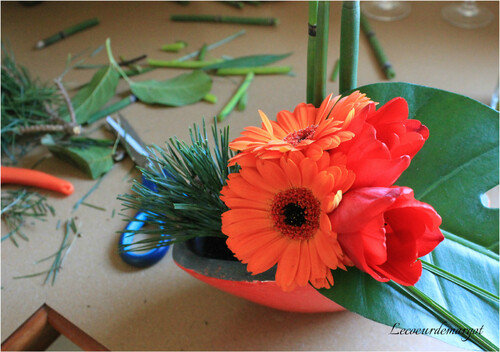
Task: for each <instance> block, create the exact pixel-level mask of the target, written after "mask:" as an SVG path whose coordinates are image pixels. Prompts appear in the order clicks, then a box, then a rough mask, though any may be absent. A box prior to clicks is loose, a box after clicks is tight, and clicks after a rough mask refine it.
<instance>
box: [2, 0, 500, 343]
mask: <svg viewBox="0 0 500 352" xmlns="http://www.w3.org/2000/svg"><path fill="white" fill-rule="evenodd" d="M446 4H447V3H445V2H412V3H411V5H412V12H411V13H410V15H409V16H408V17H407V18H405V19H403V20H399V21H394V22H380V21H375V20H372V21H371V24H372V27H373V29H374V30H375V32H376V33H377V36H378V38H379V40H380V41H381V43H382V45H383V47H384V49H385V51H386V54H387V56H388V58H389V60H390V61H391V62H392V64H393V66H394V68H395V71H396V74H397V76H396V79H395V81H405V82H412V83H416V84H422V85H426V86H431V87H436V88H441V89H445V90H449V91H452V92H455V93H459V94H464V95H467V96H470V97H472V98H474V99H477V100H479V101H481V102H483V103H486V104H489V102H490V99H491V95H492V93H493V91H494V89H495V86H496V85H497V82H498V61H499V58H498V43H499V36H498V32H499V29H498V16H497V15H498V2H484V3H483V2H481V3H480V5H482V6H486V7H487V8H489V9H490V10H491V11H492V12H493V13H494V14H495V19H494V21H493V23H491V24H490V25H489V26H487V27H485V28H480V29H474V30H466V29H461V28H457V27H453V26H451V25H450V24H448V23H446V22H445V21H444V20H443V19H442V17H441V13H440V11H441V8H442V7H443V6H445V5H446ZM1 6H2V12H1V16H2V18H1V29H2V41H3V42H5V43H9V45H10V48H11V49H12V51H13V52H14V54H15V58H16V61H17V62H18V63H20V64H22V65H24V66H26V67H27V68H28V69H29V71H30V73H31V74H32V76H34V77H36V76H38V77H40V80H41V81H42V82H49V83H50V82H52V80H53V79H54V78H56V77H58V76H59V75H61V73H62V72H63V71H64V69H65V67H66V60H67V57H68V54H70V53H71V54H72V55H76V54H78V53H80V52H82V51H84V50H86V49H89V50H90V51H91V50H94V49H96V48H98V47H99V46H101V45H103V44H104V42H105V40H106V38H110V39H111V47H112V50H113V53H114V55H115V57H118V56H123V57H125V58H132V57H137V56H139V55H142V54H147V55H148V57H149V58H156V59H163V60H169V59H174V58H177V57H181V56H182V55H184V54H186V53H190V52H191V51H194V50H197V49H199V48H200V47H201V46H202V45H203V44H204V43H213V42H216V41H218V40H220V39H222V38H225V37H227V36H229V35H231V34H234V33H236V32H237V31H239V30H241V29H245V30H246V34H245V35H243V36H241V37H239V38H237V39H235V40H234V41H232V42H230V43H228V44H226V45H223V46H221V47H219V48H217V49H214V50H213V51H211V52H210V55H211V56H213V57H221V56H223V55H228V56H231V57H239V56H245V55H255V54H283V53H290V52H293V54H292V55H291V56H289V57H287V58H286V59H285V60H283V62H282V63H283V64H286V65H291V66H293V72H294V73H295V76H287V75H282V76H278V75H275V76H257V77H255V79H254V81H253V82H252V84H251V86H250V88H249V95H248V96H249V99H248V105H247V108H246V110H245V111H244V112H240V111H234V112H233V113H232V114H231V115H230V116H229V117H228V118H227V119H226V121H224V123H222V124H221V125H222V126H225V125H228V124H229V125H230V126H231V138H235V137H237V136H238V135H239V133H240V131H242V130H243V128H244V127H245V126H248V125H257V124H259V121H260V119H259V115H258V112H257V111H258V109H260V110H262V111H264V112H265V113H266V114H267V115H268V116H269V117H271V118H274V117H275V116H276V113H277V112H278V111H280V110H293V108H294V107H295V105H297V104H298V103H300V102H302V101H304V100H305V87H306V53H307V13H308V6H307V3H305V2H269V3H267V2H264V3H262V4H261V5H260V6H251V5H247V6H245V7H244V9H241V10H240V9H236V8H232V7H230V6H228V5H227V4H222V3H220V2H190V3H189V4H188V5H186V6H182V5H180V4H178V3H177V2H41V3H40V4H38V5H36V6H29V7H28V6H23V5H21V4H20V3H19V2H2V5H1ZM187 13H195V14H220V15H222V14H225V15H233V16H249V17H252V16H262V17H271V16H272V17H276V18H278V19H279V21H280V22H279V25H277V26H274V27H269V26H251V25H237V24H217V23H181V22H172V21H170V15H172V14H187ZM331 13H332V15H331V22H330V43H329V48H328V51H329V57H328V67H329V71H330V69H331V68H333V64H334V62H335V60H336V59H337V58H338V52H339V49H338V48H339V32H340V25H339V24H340V3H339V2H333V3H332V8H331ZM92 17H97V18H99V20H100V24H99V25H98V26H96V27H93V28H91V29H88V30H85V31H83V32H80V33H78V34H76V35H73V36H70V37H68V38H66V39H64V40H62V41H60V42H58V43H55V44H54V45H51V46H49V47H47V48H44V49H41V50H36V49H34V45H35V43H36V42H37V41H38V40H40V39H42V38H45V37H47V36H49V35H51V34H53V33H56V32H58V31H60V30H61V29H63V28H66V27H68V26H70V25H73V24H76V23H78V22H81V21H83V20H86V19H88V18H92ZM176 40H183V41H185V42H187V43H188V44H189V46H188V48H186V49H184V50H183V51H182V52H180V53H178V54H175V53H165V52H162V51H160V50H159V48H160V46H161V45H163V44H166V43H171V42H174V41H176ZM82 57H85V56H82ZM107 62H108V59H107V55H106V53H105V50H102V51H101V53H99V54H98V55H97V56H95V57H92V58H88V59H87V60H86V61H85V63H88V64H96V63H107ZM94 72H95V71H94V70H71V71H70V72H69V73H68V74H67V75H66V76H64V79H63V81H64V82H65V84H66V85H67V86H68V87H76V86H78V85H80V84H83V83H86V82H88V81H89V80H90V78H91V77H92V74H93V73H94ZM182 72H187V71H182V70H179V69H157V70H155V71H153V72H149V73H147V74H144V75H142V76H137V77H133V78H132V79H133V80H136V81H141V80H146V79H153V78H154V79H158V80H163V79H167V78H171V77H174V76H176V75H178V74H180V73H182ZM241 80H242V77H230V78H225V77H214V79H213V89H212V93H213V94H215V95H217V96H218V98H219V100H218V102H217V103H216V104H209V103H207V102H199V103H196V104H193V105H189V106H185V107H179V108H174V107H160V106H150V105H146V104H142V103H135V104H133V105H131V106H129V107H127V108H126V109H124V110H122V111H121V113H122V114H123V115H124V116H126V117H127V118H128V120H129V121H130V123H131V124H132V125H133V126H134V128H136V130H137V132H138V133H139V134H140V135H141V136H142V138H143V139H144V140H145V141H146V142H147V143H148V144H152V143H154V144H158V145H160V146H161V145H164V142H165V141H166V140H168V139H169V138H170V137H172V136H177V137H178V138H179V139H184V140H185V139H187V138H188V137H189V133H188V128H189V127H190V126H191V125H192V124H193V123H198V124H199V123H201V122H202V120H203V119H204V118H205V119H206V121H207V123H208V124H209V125H210V124H211V121H212V118H213V116H214V115H216V114H217V113H218V112H219V111H220V110H221V109H222V107H223V106H224V105H225V103H226V102H227V101H228V100H229V99H230V97H231V96H232V94H233V93H234V91H235V90H236V88H237V87H238V85H239V83H240V82H241ZM384 81H386V80H385V78H384V76H383V75H382V73H381V71H380V69H379V66H378V64H377V63H376V60H375V57H374V55H373V53H372V51H371V50H370V47H369V46H368V42H367V40H366V38H365V37H364V36H362V38H360V57H359V70H358V83H359V85H360V86H361V85H364V84H369V83H375V82H384ZM327 90H328V91H329V92H333V93H335V94H337V93H338V83H333V82H330V81H329V82H328V84H327ZM72 92H74V91H72ZM128 92H129V88H128V85H127V84H126V82H124V81H123V80H122V81H121V82H120V83H119V86H118V94H117V95H116V96H115V98H114V99H113V101H118V100H119V99H121V98H123V97H125V96H127V94H128ZM102 124H103V122H102V121H101V122H98V123H96V124H94V125H92V126H91V127H89V128H88V129H95V131H94V132H93V134H92V135H93V136H101V137H108V138H109V137H111V135H109V133H107V132H106V131H105V130H104V129H101V128H98V126H100V125H102ZM88 129H87V130H88ZM45 156H48V158H46V159H44V160H43V162H41V163H40V164H39V165H38V167H37V169H39V170H42V171H45V172H48V173H51V174H54V175H56V176H59V177H62V178H65V179H67V180H69V181H71V182H72V183H73V184H74V186H75V192H74V193H73V194H72V195H70V196H67V197H64V196H61V195H58V194H55V193H51V192H44V194H47V201H48V203H49V204H50V205H52V206H53V207H54V208H55V216H48V219H47V221H45V222H41V221H35V222H33V223H31V222H30V223H29V224H27V225H26V226H25V228H24V231H25V233H26V234H27V236H28V237H29V241H24V240H19V241H18V242H19V247H15V246H14V244H13V243H12V242H11V241H9V240H7V241H4V242H3V243H2V260H1V263H2V276H1V277H2V290H1V296H2V315H1V318H2V319H1V320H2V325H1V327H2V341H4V340H5V339H6V338H7V337H8V336H9V335H10V334H11V333H12V332H13V331H14V330H15V329H16V328H17V327H18V326H20V325H21V324H22V323H23V322H24V321H25V320H26V319H27V318H28V317H29V316H30V315H31V314H32V313H33V312H34V311H35V310H36V309H38V308H39V307H40V306H41V305H42V304H43V303H47V304H48V305H49V306H51V307H52V308H54V309H55V310H56V311H58V312H59V313H60V314H62V315H63V316H65V317H66V318H67V319H69V320H70V321H71V322H73V323H74V324H75V325H77V326H78V327H80V328H81V329H82V330H84V331H85V332H86V333H88V334H89V335H90V336H92V337H93V338H94V339H96V340H97V341H99V342H100V343H101V344H103V345H104V346H106V347H107V348H109V349H111V350H413V349H415V350H449V349H456V348H455V347H453V346H449V345H447V344H444V343H442V342H440V341H438V340H436V339H434V338H431V337H428V336H397V335H391V334H390V331H391V328H390V327H388V326H384V325H381V324H378V323H375V322H372V321H369V320H367V319H365V318H363V317H361V316H358V315H356V314H354V313H351V312H340V313H328V314H326V313H324V314H323V313H322V314H297V313H289V312H282V311H278V310H273V309H270V308H266V307H262V306H258V305H256V304H253V303H251V302H248V301H245V300H243V299H240V298H237V297H234V296H231V295H229V294H227V293H224V292H221V291H218V290H217V289H215V288H212V287H210V286H208V285H206V284H204V283H202V282H200V281H197V280H196V279H194V278H192V277H191V276H189V275H188V274H186V273H185V272H184V271H182V270H181V269H179V268H178V267H177V266H176V265H175V263H174V262H173V260H172V257H171V251H169V253H168V254H167V256H166V257H165V258H164V259H163V260H162V261H160V262H159V263H158V264H156V265H154V266H152V267H150V268H147V269H135V268H132V267H130V266H128V265H127V264H125V263H123V262H122V261H121V260H120V257H119V255H118V252H117V241H118V237H119V234H118V232H119V231H120V230H121V229H123V227H124V225H125V222H124V221H123V220H124V218H123V216H121V215H119V213H120V212H121V208H122V206H121V202H120V201H119V200H118V199H117V196H118V195H120V194H124V193H128V192H130V187H131V182H130V178H131V177H130V174H129V170H130V169H131V167H132V162H131V161H130V160H129V159H128V158H127V159H126V160H124V161H123V162H120V163H117V164H115V166H114V167H113V169H112V170H111V171H110V172H109V173H108V175H106V176H105V177H104V179H103V180H102V183H101V184H100V185H99V187H98V188H97V189H96V190H95V191H94V192H93V193H92V194H91V195H90V196H89V198H88V199H87V201H88V202H89V203H91V204H94V205H97V206H99V207H102V208H104V209H105V211H102V210H98V209H94V208H90V207H86V206H80V207H79V208H78V209H77V210H76V211H73V210H72V208H73V205H74V204H75V203H76V202H77V201H78V200H79V199H80V198H81V197H82V196H83V195H85V194H86V193H87V192H88V191H89V190H90V189H91V188H92V187H93V186H94V185H95V183H96V181H95V180H91V179H89V178H87V177H86V176H84V175H83V174H82V173H81V172H80V171H79V170H77V169H75V168H74V167H72V166H68V164H66V163H64V162H62V161H60V160H59V159H56V158H54V157H52V156H50V153H49V152H48V151H47V150H46V149H45V148H41V147H40V148H37V149H35V150H34V151H33V152H32V153H30V154H28V155H27V156H26V157H25V158H23V159H22V161H21V163H20V165H21V166H25V167H30V166H31V165H33V164H34V163H35V162H37V161H38V160H40V159H41V158H43V157H45ZM137 175H138V174H137V173H132V176H135V177H137ZM9 188H16V187H10V186H9ZM124 213H126V214H129V213H127V211H125V212H124ZM115 214H116V215H115ZM70 217H75V219H76V222H77V224H79V227H80V230H81V237H78V238H77V239H76V240H75V242H74V243H73V246H72V248H71V251H70V252H69V254H68V255H67V257H66V258H65V261H64V264H63V267H62V269H61V271H60V272H59V274H58V276H57V280H56V282H55V284H54V285H51V284H45V285H44V284H43V280H44V277H43V276H39V277H34V278H25V279H14V277H16V276H22V275H27V274H32V273H35V272H38V271H42V270H46V268H47V267H48V266H49V263H45V264H44V263H40V264H34V262H35V261H36V260H39V259H42V258H44V257H46V256H48V255H50V254H52V253H54V252H55V251H56V250H57V249H58V248H59V246H60V243H61V241H62V238H63V235H64V230H63V226H61V228H60V229H56V224H57V222H58V221H59V220H61V221H62V222H63V223H64V221H65V220H66V219H68V218H70ZM5 231H6V227H5V224H4V223H2V233H5Z"/></svg>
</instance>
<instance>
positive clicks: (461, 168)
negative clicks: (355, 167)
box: [320, 83, 499, 349]
mask: <svg viewBox="0 0 500 352" xmlns="http://www.w3.org/2000/svg"><path fill="white" fill-rule="evenodd" d="M359 90H360V91H362V92H364V93H366V94H367V95H368V96H369V97H370V98H372V99H373V100H374V101H377V102H380V103H381V104H384V103H386V102H387V101H389V100H390V99H392V98H394V97H398V96H402V97H404V98H405V99H406V100H407V101H408V105H409V110H410V118H416V119H418V120H420V121H422V122H423V123H424V124H425V125H427V127H428V128H429V130H430V137H429V139H428V141H427V142H426V144H425V145H424V147H423V148H422V150H421V151H420V152H419V153H418V154H417V156H416V157H415V158H414V159H413V161H412V164H411V166H410V167H409V168H408V170H406V171H405V172H404V174H403V175H402V176H401V177H400V178H399V179H398V181H397V182H396V183H397V184H398V185H400V186H409V187H411V188H413V189H414V190H415V195H416V197H417V198H418V199H420V200H422V201H424V202H427V203H429V204H431V205H432V206H434V207H435V209H436V210H437V211H438V212H439V213H440V215H441V216H442V218H443V224H442V229H443V230H446V231H444V232H445V235H447V236H446V237H447V238H446V240H445V241H444V242H443V243H442V244H440V245H439V246H438V247H437V249H436V250H434V251H433V252H432V253H431V254H429V255H428V256H426V258H424V259H425V260H427V261H428V262H430V263H433V264H434V265H436V266H439V267H440V268H442V269H444V270H446V271H448V272H450V273H452V274H454V275H456V276H458V277H461V278H462V279H465V280H467V281H469V282H471V283H473V284H475V285H477V286H479V287H481V288H483V289H485V290H487V291H489V292H491V293H494V294H495V295H497V296H498V292H499V291H498V285H499V279H498V276H499V275H498V274H499V265H498V256H497V255H496V254H495V253H493V252H489V251H488V250H486V249H482V247H487V248H490V249H492V250H494V251H496V252H498V236H499V235H498V209H496V210H494V209H487V208H485V207H484V206H483V205H482V204H481V201H480V195H481V194H483V193H484V192H486V191H487V190H488V189H490V188H491V187H493V186H495V185H497V184H498V167H499V166H498V112H496V111H495V110H492V109H490V108H489V107H487V106H486V105H484V104H481V103H479V102H477V101H474V100H472V99H470V98H467V97H464V96H460V95H457V94H454V93H450V92H446V91H442V90H439V89H434V88H428V87H422V86H417V85H412V84H407V83H380V84H372V85H368V86H364V87H360V88H359ZM457 239H458V241H457ZM481 246H482V247H481ZM478 248H479V250H478ZM333 274H334V278H335V286H334V287H333V288H331V289H329V290H321V291H320V292H321V293H323V294H324V295H325V296H327V297H329V298H330V299H332V300H334V301H335V302H337V303H339V304H341V305H343V306H344V307H345V308H346V309H348V310H350V311H353V312H356V313H358V314H361V315H363V316H365V317H367V318H369V319H372V320H375V321H378V322H381V323H384V324H386V325H389V326H390V327H391V328H388V333H389V332H390V331H392V327H393V326H394V324H398V325H397V327H398V328H421V329H422V328H429V329H431V328H435V329H438V328H439V327H440V326H441V324H442V323H443V322H444V321H442V320H441V319H437V318H436V317H435V316H434V315H432V314H431V313H429V312H428V310H427V309H425V307H423V306H421V305H419V304H418V303H416V302H415V301H414V300H413V299H412V298H410V297H409V296H407V295H406V294H405V293H403V292H400V291H399V290H398V289H396V288H394V287H393V286H392V285H390V284H387V283H380V282H377V281H375V280H374V279H373V278H371V277H370V276H369V275H367V274H365V273H362V272H360V271H359V270H357V269H355V268H349V270H348V271H347V272H343V271H340V270H337V271H335V272H334V273H333ZM415 287H416V288H418V289H420V290H421V291H422V292H424V293H425V294H426V295H427V296H429V297H431V298H432V299H433V300H434V301H435V302H437V303H439V304H440V305H441V306H443V307H444V308H446V309H447V310H448V311H449V312H451V313H453V314H454V315H456V316H457V317H459V318H460V319H461V320H462V321H464V322H465V323H467V324H468V325H469V326H470V327H472V328H476V329H480V328H481V327H482V328H483V329H482V330H481V332H482V335H483V336H484V337H486V338H488V339H489V340H490V341H492V342H493V343H494V344H496V345H497V346H498V344H499V335H498V331H499V330H498V328H499V320H498V309H499V306H498V303H493V302H491V301H489V300H487V299H485V298H481V297H478V296H476V295H475V294H473V293H470V292H468V291H466V290H465V289H463V288H461V287H459V286H457V285H455V284H453V283H451V282H448V281H446V280H444V279H441V278H438V277H436V276H435V275H434V274H431V273H429V272H424V273H423V275H422V278H421V279H420V280H419V282H418V283H417V284H416V285H415ZM353 298H355V299H353ZM395 331H398V329H395ZM435 331H436V330H435ZM430 336H433V337H436V338H439V339H442V340H444V341H447V342H449V343H452V344H455V345H457V346H460V347H463V348H476V349H477V346H476V345H473V344H472V343H471V342H470V341H463V338H462V337H460V336H459V335H456V334H445V335H442V334H440V333H436V332H434V333H431V334H430Z"/></svg>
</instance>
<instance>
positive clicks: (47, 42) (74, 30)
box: [35, 18, 99, 49]
mask: <svg viewBox="0 0 500 352" xmlns="http://www.w3.org/2000/svg"><path fill="white" fill-rule="evenodd" d="M98 24H99V20H98V19H97V18H91V19H90V20H86V21H83V22H81V23H78V24H76V25H74V26H71V27H69V28H66V29H63V30H62V31H60V32H58V33H56V34H54V35H51V36H50V37H48V38H45V39H42V40H40V41H38V42H37V43H36V45H35V48H36V49H42V48H45V47H47V46H49V45H51V44H54V43H57V42H58V41H60V40H62V39H64V38H66V37H69V36H70V35H73V34H75V33H78V32H81V31H83V30H85V29H87V28H90V27H93V26H96V25H98Z"/></svg>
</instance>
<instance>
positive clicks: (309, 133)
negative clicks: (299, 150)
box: [283, 125, 318, 147]
mask: <svg viewBox="0 0 500 352" xmlns="http://www.w3.org/2000/svg"><path fill="white" fill-rule="evenodd" d="M317 128H318V125H311V126H309V127H307V128H303V129H301V130H298V131H294V132H292V133H289V134H288V135H287V136H286V137H285V138H283V141H285V142H287V143H290V144H291V145H292V146H294V147H296V146H297V145H298V144H299V143H300V142H302V141H303V140H306V139H311V138H313V137H314V132H316V129H317Z"/></svg>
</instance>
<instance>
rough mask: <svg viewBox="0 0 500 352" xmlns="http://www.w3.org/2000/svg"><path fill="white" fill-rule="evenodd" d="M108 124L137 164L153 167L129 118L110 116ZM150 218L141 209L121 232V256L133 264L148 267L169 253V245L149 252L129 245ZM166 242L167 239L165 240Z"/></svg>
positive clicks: (149, 184)
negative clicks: (133, 248) (117, 118)
mask: <svg viewBox="0 0 500 352" xmlns="http://www.w3.org/2000/svg"><path fill="white" fill-rule="evenodd" d="M106 122H107V123H108V125H109V126H110V127H111V128H112V129H113V130H114V132H115V133H116V134H117V135H118V138H119V139H120V142H121V143H123V144H125V150H126V151H127V153H128V154H129V156H130V158H131V159H132V160H133V161H134V162H135V164H136V165H138V166H140V167H142V168H144V169H147V168H150V167H151V162H150V160H149V159H148V155H149V153H148V151H147V149H146V147H145V144H144V143H143V142H142V141H141V139H140V138H139V136H138V135H137V133H136V132H135V130H134V129H133V128H132V126H130V124H129V123H128V122H127V120H126V119H125V118H124V117H123V116H120V119H119V122H117V121H116V120H114V119H113V118H111V117H110V116H108V117H107V118H106ZM142 183H143V185H144V186H146V187H148V188H149V189H151V190H153V191H156V184H155V183H154V182H151V181H150V180H147V179H145V178H144V176H143V177H142ZM147 218H148V214H147V213H145V212H143V211H139V212H138V213H137V214H136V215H135V217H134V220H132V221H130V222H129V223H128V225H127V226H126V227H125V231H124V232H123V233H122V234H121V236H120V240H119V243H118V246H119V248H120V251H119V253H120V257H121V258H122V260H123V261H124V262H125V263H127V264H129V265H132V266H135V267H139V268H146V267H148V266H151V265H153V264H156V263H157V262H158V261H160V260H161V259H162V258H163V257H164V256H165V254H167V251H168V248H169V246H159V247H156V248H153V249H151V250H149V251H147V252H143V251H132V250H130V248H129V246H130V245H132V243H133V241H134V233H135V231H137V230H140V229H141V228H142V227H143V226H144V221H146V220H147ZM165 242H166V241H165Z"/></svg>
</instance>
